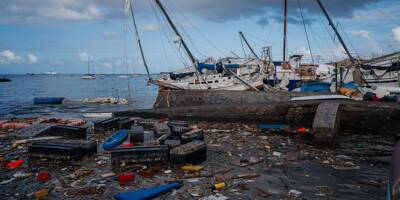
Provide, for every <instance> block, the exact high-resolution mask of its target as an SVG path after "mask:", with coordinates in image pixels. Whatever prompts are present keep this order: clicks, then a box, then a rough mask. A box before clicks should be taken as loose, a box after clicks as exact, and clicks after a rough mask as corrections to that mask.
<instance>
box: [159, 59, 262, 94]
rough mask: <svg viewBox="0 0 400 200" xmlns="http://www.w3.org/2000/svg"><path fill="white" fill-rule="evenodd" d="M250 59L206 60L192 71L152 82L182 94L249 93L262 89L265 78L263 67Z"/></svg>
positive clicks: (182, 71) (258, 62)
mask: <svg viewBox="0 0 400 200" xmlns="http://www.w3.org/2000/svg"><path fill="white" fill-rule="evenodd" d="M260 63H266V61H265V60H264V61H259V60H257V59H253V58H224V59H221V60H219V61H213V60H208V61H206V62H203V63H198V64H197V71H195V70H194V69H193V68H183V69H180V70H177V71H174V72H171V73H170V74H169V75H167V76H162V77H161V78H160V79H158V80H156V81H154V83H155V84H157V85H159V86H160V87H163V88H171V89H182V90H207V89H213V90H249V89H262V88H263V85H264V83H263V81H264V79H265V78H266V77H267V74H266V73H265V70H264V67H263V66H260Z"/></svg>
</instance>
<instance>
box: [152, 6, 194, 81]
mask: <svg viewBox="0 0 400 200" xmlns="http://www.w3.org/2000/svg"><path fill="white" fill-rule="evenodd" d="M155 2H156V4H157V6H158V7H159V8H160V10H161V12H162V13H163V15H164V16H165V18H166V19H167V21H168V23H169V25H170V26H171V28H172V30H173V31H174V32H175V34H176V35H177V36H178V37H179V40H180V41H181V43H182V46H183V48H184V49H185V51H186V53H187V55H188V56H189V58H190V61H191V62H192V63H193V66H194V68H195V70H196V74H197V61H196V59H195V58H194V56H193V54H192V52H191V51H190V50H189V48H188V46H187V45H186V42H185V40H183V38H182V36H181V34H180V33H179V31H178V29H177V28H176V26H175V24H174V23H173V22H172V20H171V18H170V17H169V15H168V13H167V11H166V10H165V8H164V6H163V5H162V4H161V2H160V0H155Z"/></svg>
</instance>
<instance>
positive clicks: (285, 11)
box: [283, 0, 287, 64]
mask: <svg viewBox="0 0 400 200" xmlns="http://www.w3.org/2000/svg"><path fill="white" fill-rule="evenodd" d="M284 2H285V3H284V12H283V13H284V14H283V64H285V63H286V42H287V35H286V31H287V29H286V22H287V0H284Z"/></svg>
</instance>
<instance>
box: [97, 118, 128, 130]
mask: <svg viewBox="0 0 400 200" xmlns="http://www.w3.org/2000/svg"><path fill="white" fill-rule="evenodd" d="M126 119H128V118H127V117H112V118H109V119H104V120H100V121H97V122H95V123H94V128H95V130H96V131H108V130H112V129H114V128H119V125H120V124H119V123H120V122H121V121H124V120H126Z"/></svg>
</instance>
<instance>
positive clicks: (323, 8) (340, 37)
mask: <svg viewBox="0 0 400 200" xmlns="http://www.w3.org/2000/svg"><path fill="white" fill-rule="evenodd" d="M317 2H318V5H319V6H320V7H321V9H322V12H324V14H325V17H326V18H327V19H328V21H329V26H331V27H332V28H333V31H334V32H335V34H336V36H337V37H338V39H339V41H340V43H341V44H342V46H343V48H344V50H345V51H346V54H347V56H349V58H350V61H351V63H352V64H353V65H356V64H357V63H356V62H355V61H354V58H353V56H352V55H351V54H350V51H349V49H348V48H347V46H346V44H345V43H344V41H343V38H342V36H341V35H340V34H339V32H338V30H337V29H336V26H335V25H334V24H333V22H332V19H331V18H330V17H329V14H328V12H327V11H326V10H325V7H324V5H322V3H321V1H320V0H317Z"/></svg>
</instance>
